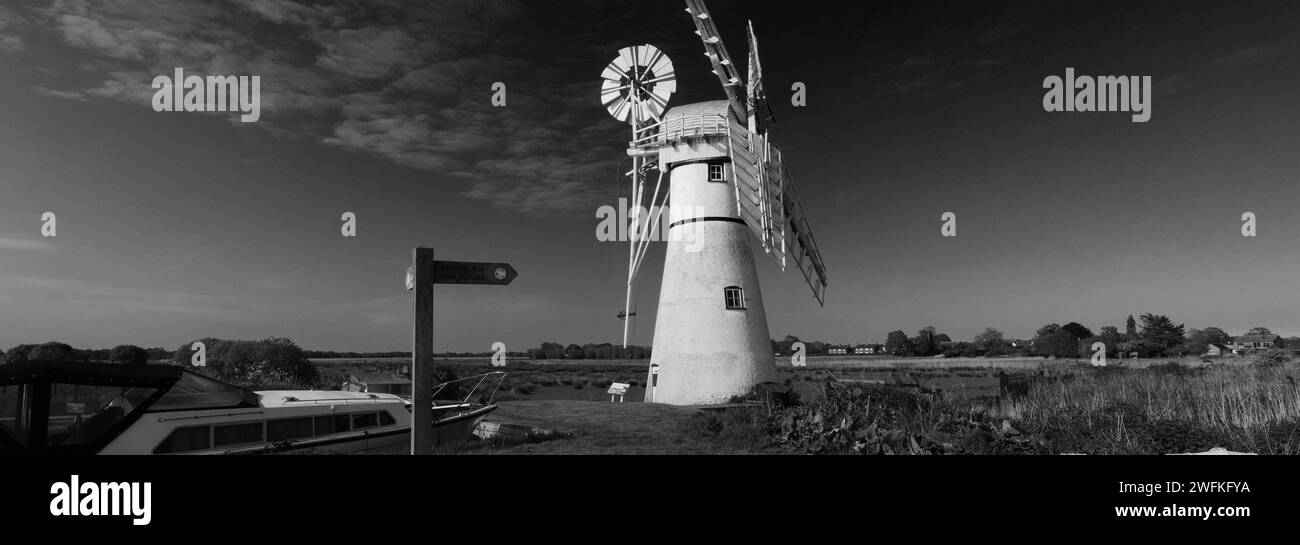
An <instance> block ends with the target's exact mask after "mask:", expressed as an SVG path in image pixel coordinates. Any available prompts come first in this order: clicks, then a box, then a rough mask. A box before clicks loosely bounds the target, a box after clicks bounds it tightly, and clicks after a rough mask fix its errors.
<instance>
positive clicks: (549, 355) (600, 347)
mask: <svg viewBox="0 0 1300 545" xmlns="http://www.w3.org/2000/svg"><path fill="white" fill-rule="evenodd" d="M526 354H527V356H528V357H529V358H530V359H534V360H560V359H565V360H584V359H585V360H645V359H650V347H648V346H636V345H631V346H628V347H627V348H623V347H622V346H621V345H614V344H611V343H587V344H584V345H581V346H579V345H577V344H570V345H568V346H565V345H562V344H560V343H555V342H544V343H542V345H541V346H539V347H537V348H529V349H528V351H527V352H526Z"/></svg>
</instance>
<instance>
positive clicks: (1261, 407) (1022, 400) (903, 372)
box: [320, 356, 1300, 454]
mask: <svg viewBox="0 0 1300 545" xmlns="http://www.w3.org/2000/svg"><path fill="white" fill-rule="evenodd" d="M778 361H780V359H778ZM807 361H808V366H807V367H799V368H794V367H791V366H789V365H779V366H778V370H777V371H778V374H777V382H780V383H784V384H787V385H793V384H796V383H809V384H811V385H812V387H813V388H814V391H824V392H826V394H825V395H826V397H825V399H819V400H814V401H813V402H811V403H808V404H803V405H796V406H789V407H783V408H777V409H771V410H769V409H767V408H764V409H762V410H759V409H755V407H753V406H738V407H735V408H732V409H726V410H710V411H703V410H700V409H698V408H683V407H669V406H662V405H648V404H645V403H641V400H642V399H643V396H644V386H643V384H642V382H643V381H644V380H645V366H646V365H647V364H648V362H646V361H645V360H540V361H539V360H514V361H511V362H510V363H509V365H507V366H505V367H504V368H494V367H492V366H491V365H490V364H489V362H488V361H487V359H486V358H457V359H444V360H440V361H439V364H440V366H442V367H444V368H446V369H450V370H451V371H452V372H454V373H455V374H456V375H457V376H462V377H463V376H469V375H473V374H477V373H481V372H486V371H492V370H504V371H506V372H507V373H508V375H507V378H506V381H505V383H504V384H503V387H502V389H501V390H500V391H499V393H498V395H497V400H498V401H499V402H500V404H499V408H498V410H497V411H496V412H494V413H493V414H492V415H490V416H489V417H488V421H491V422H496V423H501V424H507V425H514V426H522V427H525V428H539V429H545V430H550V431H551V432H553V433H548V434H542V435H537V436H533V435H530V436H529V437H527V438H524V439H520V438H515V439H508V438H497V439H493V440H487V441H475V442H472V443H470V444H467V445H462V446H459V447H453V448H448V449H444V450H445V452H446V453H510V454H515V453H538V454H579V453H593V454H595V453H604V454H615V453H682V454H686V453H802V452H815V453H852V452H862V453H913V454H960V453H967V454H980V453H984V454H1061V453H1088V454H1160V453H1175V452H1191V451H1203V450H1206V449H1209V448H1212V447H1225V448H1228V449H1230V450H1236V451H1244V452H1257V453H1269V454H1297V453H1300V387H1298V386H1297V381H1300V366H1298V365H1297V364H1294V363H1282V364H1276V365H1257V364H1255V360H1253V359H1250V358H1227V359H1220V360H1212V361H1211V360H1201V359H1199V358H1183V359H1176V360H1170V359H1142V360H1120V361H1116V360H1111V361H1110V362H1109V363H1111V365H1108V366H1106V367H1093V366H1092V365H1090V364H1089V363H1088V361H1087V360H1065V359H1060V360H1045V359H1040V358H987V359H986V358H952V359H929V358H890V357H875V358H873V357H865V358H864V357H843V356H840V357H813V358H808V360H807ZM320 363H321V364H322V365H326V366H328V365H350V366H353V367H359V365H362V364H364V365H394V364H396V365H401V364H406V363H407V361H406V360H398V361H392V362H372V361H355V360H350V361H346V362H334V361H330V362H320ZM611 382H624V383H629V384H632V388H631V389H629V391H628V394H627V396H626V397H625V402H624V403H610V402H609V397H608V395H606V394H605V393H604V392H605V390H606V389H607V388H608V387H609V384H610V383H611ZM829 422H835V423H836V424H835V425H830V424H828V423H829Z"/></svg>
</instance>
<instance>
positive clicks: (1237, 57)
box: [1153, 40, 1300, 95]
mask: <svg viewBox="0 0 1300 545" xmlns="http://www.w3.org/2000/svg"><path fill="white" fill-rule="evenodd" d="M1298 44H1300V40H1287V41H1283V42H1279V43H1275V44H1255V45H1250V46H1247V47H1243V48H1241V49H1237V50H1235V51H1231V52H1229V53H1225V54H1223V55H1220V56H1217V57H1214V58H1212V59H1210V60H1208V61H1206V62H1203V63H1201V64H1199V65H1196V66H1194V67H1193V68H1191V69H1189V70H1184V71H1182V72H1179V73H1176V74H1173V75H1170V76H1166V77H1164V78H1161V79H1160V80H1159V81H1156V82H1155V84H1154V85H1153V87H1154V88H1155V89H1156V94H1157V95H1171V94H1175V93H1179V92H1182V91H1185V90H1188V89H1191V88H1194V87H1195V86H1196V84H1197V81H1198V80H1201V79H1204V78H1220V77H1222V75H1223V74H1224V73H1225V72H1231V71H1234V70H1239V69H1243V68H1247V67H1250V66H1254V65H1257V64H1262V63H1265V62H1269V61H1272V60H1273V59H1276V58H1278V57H1280V56H1282V55H1284V54H1286V53H1289V52H1291V51H1293V50H1294V49H1295V48H1296V46H1297V45H1298Z"/></svg>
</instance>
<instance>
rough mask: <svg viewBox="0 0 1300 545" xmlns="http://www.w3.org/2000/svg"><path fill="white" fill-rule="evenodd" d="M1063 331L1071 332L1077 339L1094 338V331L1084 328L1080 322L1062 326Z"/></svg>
mask: <svg viewBox="0 0 1300 545" xmlns="http://www.w3.org/2000/svg"><path fill="white" fill-rule="evenodd" d="M1061 329H1064V330H1066V331H1069V332H1070V334H1071V335H1074V337H1075V338H1076V339H1087V338H1090V337H1092V336H1093V334H1092V330H1091V329H1088V328H1087V327H1084V326H1083V325H1082V324H1080V323H1078V322H1070V323H1068V324H1065V325H1063V326H1061Z"/></svg>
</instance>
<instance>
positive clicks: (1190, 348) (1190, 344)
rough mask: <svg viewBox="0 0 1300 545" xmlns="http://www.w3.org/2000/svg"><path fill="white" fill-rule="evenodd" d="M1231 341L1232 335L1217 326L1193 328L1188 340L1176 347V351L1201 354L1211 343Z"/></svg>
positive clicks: (1184, 353) (1189, 332) (1188, 334)
mask: <svg viewBox="0 0 1300 545" xmlns="http://www.w3.org/2000/svg"><path fill="white" fill-rule="evenodd" d="M1230 342H1232V335H1229V334H1227V332H1225V331H1223V330H1222V329H1219V328H1217V327H1207V328H1205V329H1191V330H1188V332H1187V340H1186V341H1185V342H1183V344H1180V345H1178V346H1177V347H1175V348H1174V352H1175V353H1177V354H1182V355H1188V354H1190V355H1200V354H1204V353H1205V351H1206V350H1207V349H1208V348H1209V347H1210V344H1227V343H1230Z"/></svg>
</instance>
